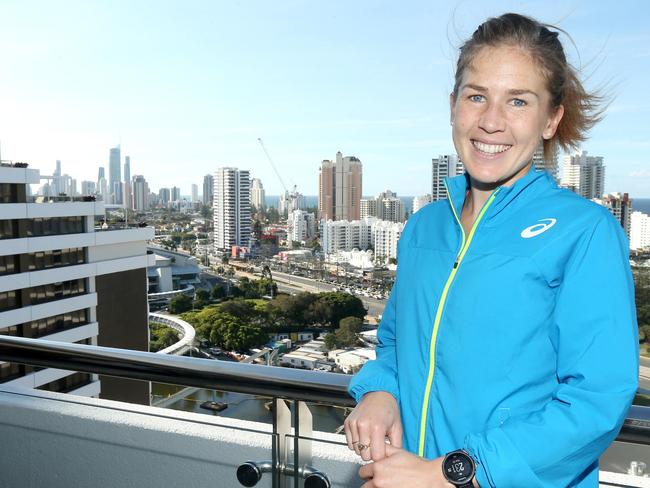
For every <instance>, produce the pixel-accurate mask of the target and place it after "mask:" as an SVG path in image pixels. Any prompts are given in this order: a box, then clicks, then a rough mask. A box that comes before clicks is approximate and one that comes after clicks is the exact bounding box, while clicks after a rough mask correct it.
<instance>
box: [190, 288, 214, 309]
mask: <svg viewBox="0 0 650 488" xmlns="http://www.w3.org/2000/svg"><path fill="white" fill-rule="evenodd" d="M209 302H210V293H209V292H207V291H206V290H201V289H199V290H196V291H195V292H194V308H203V307H205V306H206V305H207V304H208V303H209Z"/></svg>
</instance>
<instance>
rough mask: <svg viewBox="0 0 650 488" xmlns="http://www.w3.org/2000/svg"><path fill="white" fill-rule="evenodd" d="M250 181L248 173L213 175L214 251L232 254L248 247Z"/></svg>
mask: <svg viewBox="0 0 650 488" xmlns="http://www.w3.org/2000/svg"><path fill="white" fill-rule="evenodd" d="M250 188H251V186H250V177H249V171H248V170H240V169H237V168H219V169H218V170H217V172H216V173H215V174H214V204H213V206H212V207H213V209H214V217H213V218H214V247H215V250H217V251H228V252H229V251H230V249H231V248H232V246H243V247H248V246H249V245H250V238H251V200H250Z"/></svg>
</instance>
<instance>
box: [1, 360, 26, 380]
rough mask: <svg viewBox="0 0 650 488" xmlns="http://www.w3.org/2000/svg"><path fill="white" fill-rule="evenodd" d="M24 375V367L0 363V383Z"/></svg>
mask: <svg viewBox="0 0 650 488" xmlns="http://www.w3.org/2000/svg"><path fill="white" fill-rule="evenodd" d="M24 375H25V366H23V365H22V364H16V363H0V383H4V382H5V381H10V380H13V379H16V378H20V377H21V376H24Z"/></svg>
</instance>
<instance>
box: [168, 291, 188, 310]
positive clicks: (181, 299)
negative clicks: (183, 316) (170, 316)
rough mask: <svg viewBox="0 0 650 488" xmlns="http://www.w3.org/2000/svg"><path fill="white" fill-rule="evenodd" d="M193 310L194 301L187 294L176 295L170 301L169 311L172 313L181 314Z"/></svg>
mask: <svg viewBox="0 0 650 488" xmlns="http://www.w3.org/2000/svg"><path fill="white" fill-rule="evenodd" d="M188 310H192V299H191V298H190V297H189V296H187V295H186V294H185V293H181V294H180V295H176V296H175V297H174V298H172V299H171V300H170V301H169V311H170V312H171V313H175V314H179V313H183V312H187V311H188Z"/></svg>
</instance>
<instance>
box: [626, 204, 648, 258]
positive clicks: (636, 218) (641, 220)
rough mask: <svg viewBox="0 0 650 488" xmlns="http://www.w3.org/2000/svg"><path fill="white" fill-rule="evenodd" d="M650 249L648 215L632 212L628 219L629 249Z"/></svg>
mask: <svg viewBox="0 0 650 488" xmlns="http://www.w3.org/2000/svg"><path fill="white" fill-rule="evenodd" d="M644 248H646V249H648V248H650V215H646V214H644V213H643V212H632V216H631V217H630V249H634V250H636V249H644Z"/></svg>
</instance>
